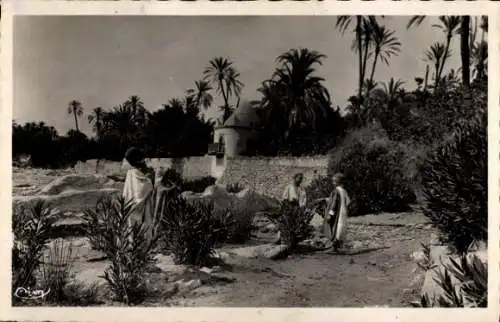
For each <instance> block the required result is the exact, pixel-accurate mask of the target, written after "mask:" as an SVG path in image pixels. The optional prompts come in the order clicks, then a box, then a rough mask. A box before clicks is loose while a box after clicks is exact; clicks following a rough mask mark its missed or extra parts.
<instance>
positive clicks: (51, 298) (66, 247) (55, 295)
mask: <svg viewBox="0 0 500 322" xmlns="http://www.w3.org/2000/svg"><path fill="white" fill-rule="evenodd" d="M73 260H74V258H73V245H72V244H71V243H70V244H67V243H65V242H64V240H63V239H57V240H55V241H54V243H53V245H52V247H51V248H50V249H49V252H48V254H47V256H45V259H44V261H43V264H42V265H41V271H42V280H41V286H42V289H44V290H50V292H49V294H48V295H47V297H45V300H46V301H48V302H51V303H63V302H64V301H65V300H66V294H65V288H66V286H67V284H68V283H69V279H70V273H71V270H72V265H73Z"/></svg>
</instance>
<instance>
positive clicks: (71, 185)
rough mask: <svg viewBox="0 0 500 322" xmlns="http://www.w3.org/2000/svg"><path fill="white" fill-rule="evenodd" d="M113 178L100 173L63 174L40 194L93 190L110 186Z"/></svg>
mask: <svg viewBox="0 0 500 322" xmlns="http://www.w3.org/2000/svg"><path fill="white" fill-rule="evenodd" d="M113 183H114V182H113V180H111V179H109V178H108V177H106V176H101V175H86V176H84V175H76V174H70V175H65V176H62V177H60V178H57V179H56V180H54V181H52V182H51V183H49V184H48V185H46V186H45V187H43V188H42V189H41V190H40V194H41V195H57V194H60V193H61V192H64V191H68V190H95V189H102V188H106V187H110V185H113Z"/></svg>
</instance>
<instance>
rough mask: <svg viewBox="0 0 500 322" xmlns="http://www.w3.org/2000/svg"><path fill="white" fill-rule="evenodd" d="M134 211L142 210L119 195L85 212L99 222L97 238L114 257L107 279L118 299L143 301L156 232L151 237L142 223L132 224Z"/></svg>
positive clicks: (102, 201) (133, 301) (105, 250)
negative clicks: (145, 277) (145, 275)
mask: <svg viewBox="0 0 500 322" xmlns="http://www.w3.org/2000/svg"><path fill="white" fill-rule="evenodd" d="M134 211H139V209H137V208H135V209H134V204H133V203H132V202H125V200H124V199H123V198H122V197H118V198H104V199H101V200H100V201H99V202H98V203H97V205H96V207H95V209H88V210H87V211H86V212H85V218H87V219H86V220H87V222H96V223H99V224H100V228H99V229H96V230H95V232H96V233H98V234H100V236H99V237H97V239H96V240H99V243H100V244H99V245H100V247H101V248H102V250H103V251H104V252H105V254H106V256H107V257H108V258H109V259H110V260H111V265H110V266H109V267H108V268H106V270H105V272H104V279H105V280H106V282H107V283H108V285H109V286H110V288H111V290H112V292H113V293H114V295H115V297H116V299H117V300H118V301H120V302H125V303H127V304H137V303H140V302H142V301H143V300H144V297H145V295H146V294H147V289H146V284H145V281H144V272H145V270H146V268H147V267H148V265H149V264H150V263H152V262H153V250H154V247H155V246H156V241H157V236H156V234H155V235H153V236H150V235H149V234H148V233H147V232H146V231H145V229H143V227H142V225H141V224H139V223H133V224H130V221H131V215H132V214H133V212H134ZM153 231H156V230H155V229H153Z"/></svg>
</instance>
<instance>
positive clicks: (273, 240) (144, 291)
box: [5, 11, 498, 318]
mask: <svg viewBox="0 0 500 322" xmlns="http://www.w3.org/2000/svg"><path fill="white" fill-rule="evenodd" d="M464 13H465V12H464ZM490 17H491V15H490ZM489 22H490V19H489V17H488V15H408V14H407V13H406V14H405V15H403V14H400V15H380V14H376V15H295V16H291V15H290V16H281V15H279V12H276V15H274V16H271V15H233V16H230V15H217V12H216V11H215V12H213V13H212V14H211V15H199V16H195V15H191V16H188V15H183V16H181V15H178V16H176V15H119V14H115V15H98V14H95V15H57V14H54V15H21V14H19V15H13V17H12V121H11V122H12V125H11V126H12V132H9V133H11V135H12V138H11V139H12V155H11V168H12V177H11V178H12V220H11V222H10V226H11V234H12V239H13V240H12V243H11V244H10V246H11V247H9V248H10V249H9V252H10V253H11V277H10V283H11V285H10V287H11V296H10V299H11V306H12V307H13V308H16V307H28V308H34V307H82V306H83V307H141V308H146V307H191V308H197V307H226V308H228V307H229V308H231V307H232V308H238V307H240V308H242V307H246V308H266V307H267V308H273V307H274V308H276V307H278V308H328V307H329V308H444V307H446V308H487V307H488V306H489V305H491V303H488V174H490V175H491V174H492V173H491V172H490V171H489V170H488V75H489V73H488V52H489V51H488V40H489V39H492V37H491V36H490V35H489V28H488V23H489ZM495 46H496V47H498V45H497V43H496V42H495ZM490 52H491V50H490ZM495 66H496V65H495ZM493 74H494V75H495V76H498V75H497V72H496V70H495V71H494V72H493ZM490 86H491V83H490ZM495 122H496V123H495V126H496V125H497V124H498V122H497V121H495ZM495 162H496V161H495ZM5 167H7V165H6V166H5ZM497 181H498V180H497V179H494V182H495V183H497ZM490 182H491V181H490ZM492 198H493V199H498V198H497V196H493V197H492ZM8 207H9V206H8V205H6V206H5V208H6V209H7V208H8ZM493 229H495V230H498V229H497V227H494V228H493ZM492 245H494V246H493V247H498V243H497V242H495V243H494V244H492ZM493 266H494V267H495V269H497V266H498V265H497V264H496V262H495V261H494V263H493ZM490 288H491V285H490ZM494 288H498V287H497V286H494ZM496 302H498V301H496ZM497 304H498V303H496V304H495V305H497ZM496 318H498V316H497V317H496Z"/></svg>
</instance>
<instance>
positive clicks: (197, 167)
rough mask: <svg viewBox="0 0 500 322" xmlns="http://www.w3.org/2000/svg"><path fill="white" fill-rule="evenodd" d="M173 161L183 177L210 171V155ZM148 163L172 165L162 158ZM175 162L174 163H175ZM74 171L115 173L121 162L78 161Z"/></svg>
mask: <svg viewBox="0 0 500 322" xmlns="http://www.w3.org/2000/svg"><path fill="white" fill-rule="evenodd" d="M176 161H178V162H174V168H176V169H177V170H178V171H179V170H181V171H179V172H182V175H183V176H184V177H185V178H199V177H204V176H209V175H211V172H212V157H211V156H202V157H190V158H183V159H179V160H176ZM148 163H149V164H150V165H151V166H152V167H153V168H160V167H163V168H170V167H172V165H173V164H172V159H169V158H162V159H149V160H148ZM175 163H176V164H175ZM75 171H76V172H77V173H80V174H95V173H98V174H106V175H109V174H117V173H121V172H122V171H123V170H122V162H117V161H108V160H101V161H100V162H99V165H97V160H95V159H93V160H87V161H86V162H78V164H77V165H76V166H75Z"/></svg>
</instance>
